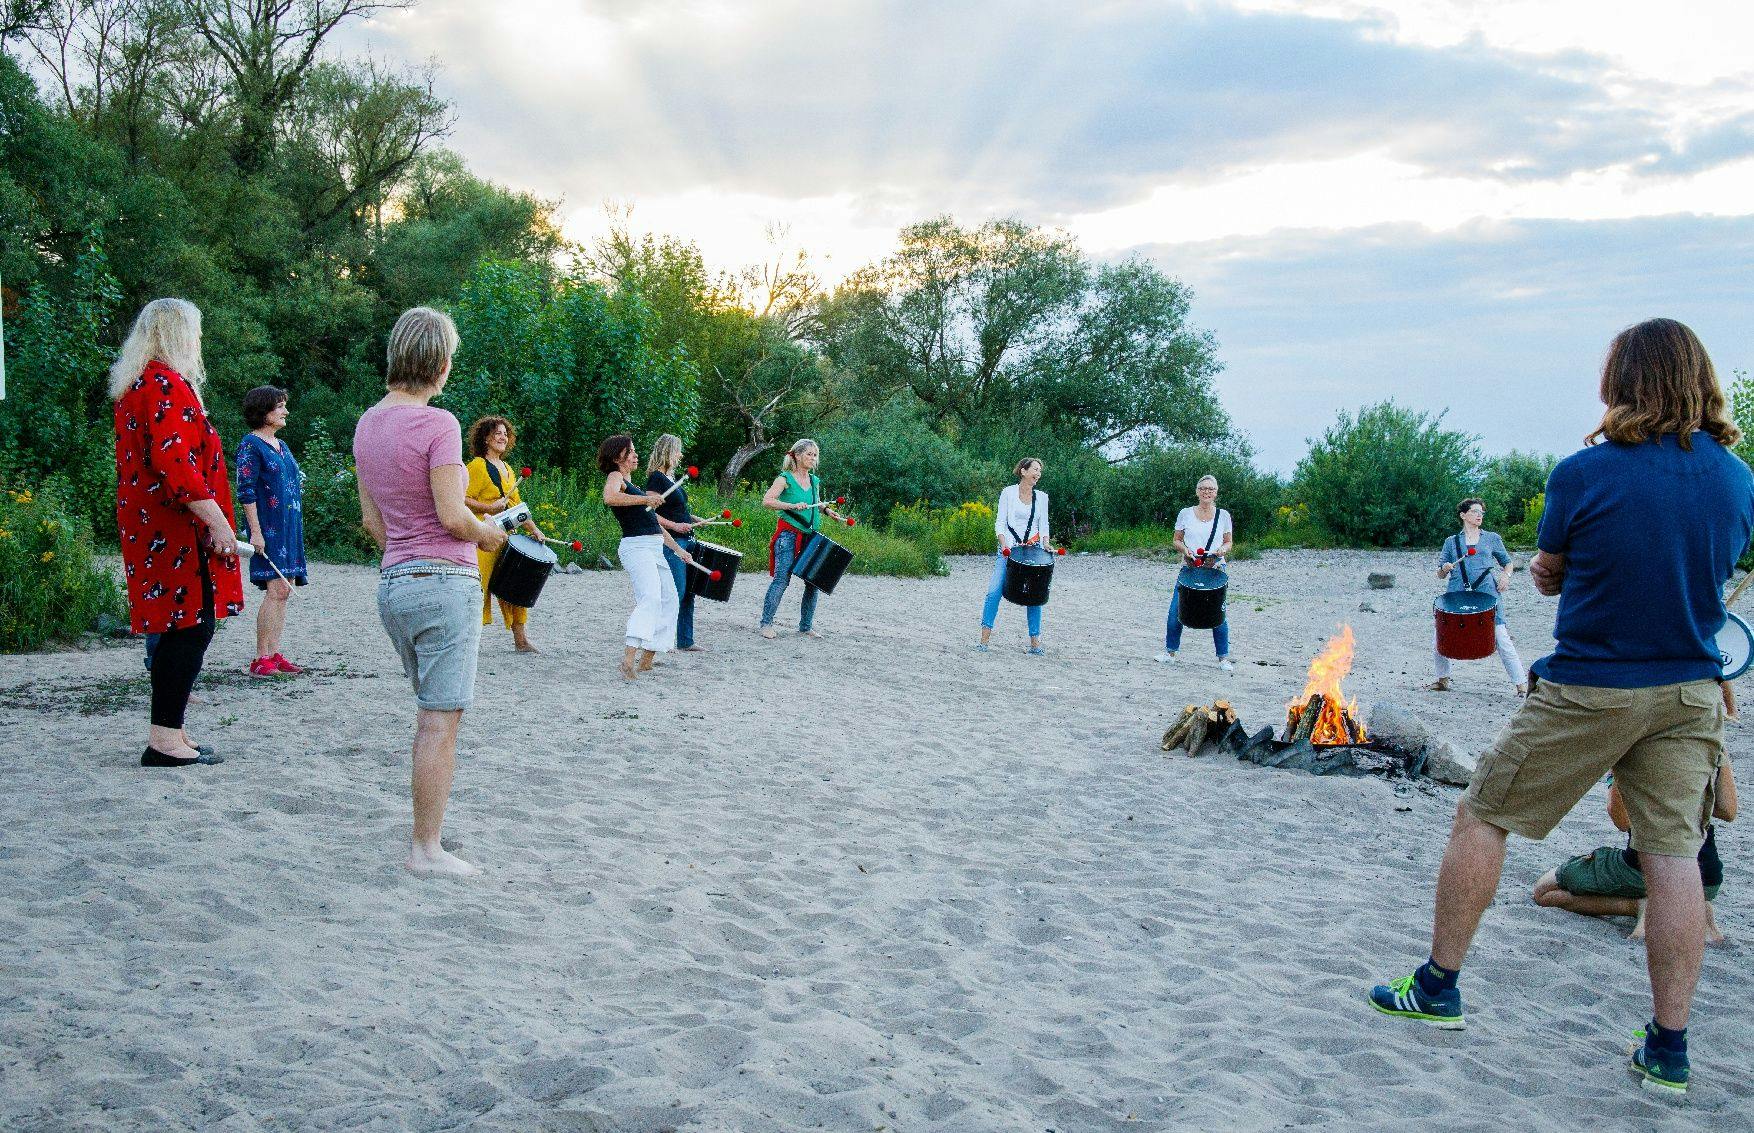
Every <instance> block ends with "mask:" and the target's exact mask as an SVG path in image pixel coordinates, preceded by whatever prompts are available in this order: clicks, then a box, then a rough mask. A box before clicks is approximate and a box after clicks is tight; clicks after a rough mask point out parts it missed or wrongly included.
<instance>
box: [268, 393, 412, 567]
mask: <svg viewBox="0 0 1754 1133" xmlns="http://www.w3.org/2000/svg"><path fill="white" fill-rule="evenodd" d="M296 455H297V457H298V463H299V468H300V469H301V470H302V471H303V472H304V474H305V482H304V521H305V554H306V555H308V556H309V557H311V558H313V559H321V560H323V561H325V562H339V563H370V562H376V561H377V560H378V548H377V544H375V543H373V542H372V539H371V536H370V535H367V534H366V531H365V527H364V526H363V525H362V524H361V523H360V521H359V480H358V478H357V477H356V476H355V475H354V472H353V462H352V461H351V460H349V459H347V458H346V457H343V456H342V455H341V453H340V452H339V451H337V450H336V448H335V445H334V442H332V441H331V440H330V439H329V431H328V429H327V428H326V427H325V426H324V423H323V422H322V421H320V420H319V421H314V422H312V425H311V433H310V440H309V441H307V442H305V447H304V448H303V450H302V451H300V452H298V453H297V454H296ZM238 511H239V513H240V514H241V513H242V511H243V509H242V508H241V507H240V508H239V509H238ZM238 530H239V531H248V530H249V529H248V528H247V527H243V526H239V527H238Z"/></svg>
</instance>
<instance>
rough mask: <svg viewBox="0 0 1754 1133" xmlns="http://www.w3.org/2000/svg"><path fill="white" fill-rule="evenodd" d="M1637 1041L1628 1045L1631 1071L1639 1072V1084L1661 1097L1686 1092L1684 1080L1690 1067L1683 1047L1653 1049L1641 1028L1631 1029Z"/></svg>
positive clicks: (1679, 1094)
mask: <svg viewBox="0 0 1754 1133" xmlns="http://www.w3.org/2000/svg"><path fill="white" fill-rule="evenodd" d="M1632 1034H1633V1037H1635V1038H1636V1039H1638V1042H1636V1043H1634V1044H1633V1046H1632V1051H1631V1054H1632V1072H1633V1073H1634V1074H1637V1075H1639V1083H1638V1084H1639V1087H1640V1088H1642V1089H1646V1090H1649V1091H1650V1092H1651V1093H1653V1094H1657V1095H1658V1096H1661V1097H1669V1098H1680V1097H1686V1096H1687V1083H1688V1081H1689V1079H1690V1078H1691V1077H1692V1071H1691V1070H1690V1069H1689V1068H1688V1066H1687V1052H1686V1051H1684V1050H1653V1049H1651V1045H1650V1039H1649V1037H1648V1036H1647V1035H1646V1034H1645V1032H1643V1031H1634V1032H1632Z"/></svg>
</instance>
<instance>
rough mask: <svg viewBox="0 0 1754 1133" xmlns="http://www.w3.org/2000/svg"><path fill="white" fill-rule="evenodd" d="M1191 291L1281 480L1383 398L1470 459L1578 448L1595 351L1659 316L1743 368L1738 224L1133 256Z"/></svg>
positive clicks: (1558, 228) (1472, 229)
mask: <svg viewBox="0 0 1754 1133" xmlns="http://www.w3.org/2000/svg"><path fill="white" fill-rule="evenodd" d="M1136 252H1137V254H1141V255H1144V256H1145V257H1146V258H1148V259H1151V260H1152V261H1153V262H1155V263H1157V264H1159V265H1160V266H1162V267H1164V268H1165V269H1166V270H1168V271H1169V272H1171V273H1172V274H1174V275H1177V276H1179V277H1180V278H1182V279H1183V280H1185V281H1186V282H1188V283H1189V284H1190V286H1192V287H1193V289H1194V292H1195V299H1194V305H1193V319H1194V321H1195V322H1196V323H1197V324H1198V325H1200V326H1202V327H1204V328H1206V329H1209V330H1212V331H1213V332H1214V333H1215V334H1216V336H1217V338H1218V343H1219V347H1220V354H1221V357H1222V358H1223V359H1224V362H1225V365H1226V370H1225V373H1224V374H1223V375H1222V376H1221V377H1220V379H1219V391H1220V394H1221V396H1222V398H1223V400H1224V403H1225V405H1226V406H1227V407H1229V409H1230V411H1231V414H1232V416H1233V418H1234V419H1235V421H1236V423H1237V424H1238V425H1239V426H1240V427H1242V428H1243V429H1244V430H1245V431H1247V432H1248V433H1249V434H1250V435H1251V437H1252V438H1253V440H1254V441H1255V444H1256V446H1257V449H1258V451H1259V455H1260V458H1261V460H1262V463H1263V465H1264V466H1266V467H1269V468H1274V469H1277V470H1279V471H1281V472H1289V471H1290V469H1291V467H1292V466H1293V465H1294V464H1295V463H1296V461H1297V459H1298V458H1299V457H1300V456H1302V454H1303V452H1304V449H1305V441H1306V439H1307V438H1311V437H1317V436H1320V435H1321V432H1322V430H1324V429H1325V428H1326V427H1327V426H1328V425H1330V424H1331V423H1332V422H1333V420H1334V418H1335V415H1336V413H1338V411H1340V410H1342V409H1349V410H1355V409H1357V408H1358V407H1359V406H1362V405H1364V404H1368V403H1369V402H1372V401H1378V400H1381V399H1382V398H1385V397H1390V396H1392V397H1394V398H1395V399H1396V400H1398V401H1399V402H1401V403H1402V404H1403V405H1408V406H1411V407H1413V408H1416V409H1420V410H1426V411H1432V412H1436V411H1441V410H1443V409H1445V408H1448V410H1449V416H1448V418H1447V419H1446V421H1447V424H1448V425H1449V426H1451V427H1454V428H1459V429H1463V430H1465V431H1467V432H1470V433H1475V434H1477V435H1479V436H1480V437H1481V438H1482V447H1483V448H1484V449H1485V450H1486V451H1487V452H1488V453H1502V452H1507V451H1509V450H1511V449H1524V450H1529V449H1534V450H1540V451H1546V452H1555V453H1561V454H1563V453H1566V452H1570V451H1573V450H1574V449H1576V448H1578V447H1579V446H1580V444H1581V442H1582V438H1583V436H1584V434H1585V433H1587V432H1588V431H1589V430H1590V429H1591V428H1592V427H1593V426H1594V425H1595V422H1596V421H1597V420H1598V419H1599V417H1600V414H1601V405H1600V403H1599V402H1598V401H1597V399H1596V381H1597V378H1598V376H1599V367H1600V365H1601V360H1602V356H1603V354H1604V352H1605V350H1606V348H1607V345H1608V341H1609V340H1610V339H1611V338H1612V337H1613V336H1614V335H1615V334H1616V333H1617V332H1619V331H1620V330H1621V329H1622V328H1624V327H1626V326H1629V325H1631V324H1632V323H1635V322H1639V321H1641V320H1643V319H1647V318H1653V317H1656V316H1659V315H1662V316H1667V317H1671V318H1677V319H1680V320H1681V321H1682V322H1685V323H1687V324H1688V325H1689V326H1691V327H1693V329H1694V330H1696V331H1698V332H1699V335H1700V337H1701V339H1702V340H1703V341H1704V342H1705V345H1706V349H1707V350H1708V351H1710V353H1711V355H1712V357H1713V359H1714V361H1715V362H1716V363H1717V367H1718V372H1719V376H1720V377H1721V378H1722V379H1723V380H1724V381H1725V382H1726V383H1728V382H1729V381H1730V380H1731V376H1732V371H1734V370H1737V369H1740V370H1748V369H1750V368H1754V328H1750V326H1749V324H1748V320H1747V301H1748V289H1747V279H1748V276H1747V264H1748V263H1749V262H1751V261H1754V217H1739V218H1700V217H1661V218H1639V219H1631V220H1619V221H1598V222H1565V221H1515V222H1508V223H1482V224H1474V225H1468V226H1464V227H1463V228H1460V229H1457V230H1454V231H1451V232H1447V233H1433V232H1430V231H1427V230H1425V229H1422V228H1419V227H1417V226H1413V225H1393V226H1383V227H1377V228H1368V229H1358V230H1353V231H1348V232H1278V233H1272V234H1270V235H1267V236H1261V237H1248V238H1241V239H1231V240H1221V241H1209V242H1201V243H1190V244H1178V245H1172V246H1159V247H1146V248H1140V249H1136Z"/></svg>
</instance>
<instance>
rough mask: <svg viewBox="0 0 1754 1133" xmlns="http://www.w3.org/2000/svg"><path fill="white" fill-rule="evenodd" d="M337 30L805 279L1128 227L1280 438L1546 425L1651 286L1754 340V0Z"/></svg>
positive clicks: (511, 160) (1026, 6)
mask: <svg viewBox="0 0 1754 1133" xmlns="http://www.w3.org/2000/svg"><path fill="white" fill-rule="evenodd" d="M1659 13H1660V14H1659ZM338 46H339V47H340V48H341V49H342V50H346V51H353V50H360V49H367V50H370V51H372V52H373V53H374V54H376V55H378V56H380V57H382V58H384V59H386V60H390V61H398V62H403V63H407V64H409V65H421V64H424V63H426V62H429V61H430V62H432V63H435V64H436V65H437V67H438V88H439V92H440V93H441V94H442V95H444V96H445V97H446V98H448V99H450V100H451V102H452V104H453V106H454V108H455V113H456V127H455V130H454V132H453V134H452V136H451V138H450V139H449V142H448V144H449V145H451V147H452V148H454V149H456V150H457V151H458V152H459V153H461V154H463V156H464V157H465V158H467V159H468V161H469V163H470V165H471V167H472V168H473V169H475V171H476V172H477V173H479V174H481V175H483V176H486V177H489V178H492V179H493V180H496V181H499V182H502V183H504V184H507V185H510V186H513V187H515V188H518V189H523V190H528V191H530V192H534V193H536V194H538V195H540V196H543V197H545V198H549V199H553V200H557V201H559V202H560V217H561V219H562V222H563V225H564V228H565V231H566V232H567V234H568V235H569V236H570V237H572V238H574V239H579V240H588V239H589V238H590V237H591V236H592V235H594V234H596V233H598V232H600V231H601V230H602V228H603V226H604V225H605V223H606V221H605V206H606V205H609V204H614V205H617V206H631V207H632V225H633V227H634V228H635V229H640V230H648V231H656V232H661V233H666V234H671V235H676V236H681V237H684V238H687V239H692V240H694V241H696V242H698V243H699V245H700V246H701V249H702V251H703V252H704V253H705V255H706V257H707V259H708V262H709V263H710V264H712V265H714V266H716V267H723V268H727V269H734V268H737V267H740V266H742V265H743V264H746V263H750V262H753V261H756V260H759V259H761V258H762V257H763V255H764V254H766V253H767V252H768V251H769V247H770V246H769V244H768V242H767V241H768V235H767V233H768V230H769V228H770V226H772V225H774V224H776V223H777V224H780V225H784V226H785V234H784V237H783V239H784V240H785V242H786V244H787V246H790V247H801V248H804V249H807V250H808V251H809V252H810V253H811V255H812V258H813V261H814V263H815V266H816V267H817V269H818V270H819V272H820V273H821V274H822V275H823V276H824V277H825V278H826V279H828V280H830V281H833V280H835V279H838V278H840V277H842V276H844V275H847V274H850V273H851V272H853V271H855V270H857V269H858V268H859V267H861V266H862V265H864V264H865V263H867V262H870V261H871V260H874V259H877V258H880V257H881V256H883V255H884V254H885V253H886V252H888V251H889V250H890V249H892V248H893V247H894V245H895V239H896V234H897V232H898V230H899V229H900V228H902V227H903V226H904V225H907V224H909V223H912V222H915V221H918V220H922V219H926V218H928V217H932V216H937V215H942V214H945V213H949V214H952V215H954V216H956V217H957V218H958V219H959V220H961V221H963V222H965V223H970V224H972V223H978V222H980V221H983V220H986V219H990V218H994V217H1001V216H1002V217H1015V218H1018V219H1021V220H1024V221H1027V222H1029V223H1032V224H1039V225H1045V226H1049V227H1055V228H1063V229H1065V230H1066V231H1068V232H1070V233H1072V234H1074V235H1075V236H1077V237H1078V239H1079V241H1080V243H1081V245H1082V246H1083V247H1084V249H1085V250H1086V251H1087V252H1088V253H1089V254H1090V255H1091V256H1092V257H1093V258H1096V259H1099V260H1114V259H1121V258H1124V257H1127V256H1141V257H1144V258H1146V259H1149V260H1150V261H1152V262H1153V263H1156V264H1158V265H1159V266H1161V267H1163V268H1164V269H1165V270H1166V271H1168V272H1169V273H1171V274H1172V275H1175V276H1176V277H1177V278H1180V279H1182V280H1184V281H1185V282H1187V283H1188V284H1189V285H1190V287H1191V288H1192V289H1193V291H1194V304H1193V311H1192V319H1193V321H1194V323H1195V324H1196V325H1197V326H1199V327H1201V328H1203V329H1206V330H1209V331H1211V332H1212V333H1213V335H1214V336H1215V337H1216V339H1217V342H1218V346H1219V355H1220V360H1221V361H1222V363H1223V365H1224V371H1223V373H1222V374H1221V376H1220V377H1219V378H1218V380H1217V385H1218V392H1219V395H1220V397H1221V399H1222V400H1223V402H1224V405H1225V407H1226V409H1227V410H1228V411H1229V413H1230V415H1231V417H1232V420H1233V421H1234V422H1235V423H1236V425H1237V427H1238V428H1239V429H1240V430H1242V431H1243V432H1244V433H1245V434H1247V435H1248V437H1249V438H1250V440H1251V441H1252V442H1253V444H1254V446H1255V449H1256V452H1257V455H1258V457H1259V462H1260V463H1261V464H1262V466H1263V467H1266V468H1270V469H1273V470H1275V471H1279V472H1290V471H1291V469H1292V468H1293V466H1294V465H1295V464H1296V462H1297V460H1298V459H1299V458H1300V457H1301V456H1302V455H1303V453H1304V451H1305V449H1306V447H1307V441H1308V439H1309V438H1312V437H1316V436H1319V435H1320V434H1321V433H1322V431H1323V430H1325V429H1326V428H1328V427H1329V426H1330V425H1331V424H1332V423H1333V422H1334V420H1335V418H1336V415H1337V414H1338V413H1339V412H1341V411H1342V410H1347V411H1356V410H1357V409H1358V408H1360V407H1362V406H1364V405H1367V404H1370V403H1372V402H1375V401H1380V400H1382V399H1384V398H1388V397H1393V398H1394V399H1395V400H1396V401H1398V402H1399V403H1401V404H1403V405H1406V406H1409V407H1412V408H1415V409H1418V410H1421V411H1425V412H1430V413H1433V414H1436V413H1443V414H1445V418H1444V420H1445V423H1446V424H1447V425H1450V426H1452V427H1456V428H1461V429H1464V430H1466V431H1468V432H1470V433H1474V434H1477V435H1478V436H1479V437H1480V439H1481V447H1482V449H1483V450H1484V451H1485V452H1487V453H1488V454H1496V453H1502V452H1507V451H1510V450H1513V449H1519V450H1523V451H1542V452H1554V453H1565V452H1569V451H1572V450H1574V449H1575V448H1577V447H1578V446H1579V444H1580V443H1581V439H1582V437H1583V435H1584V434H1585V433H1587V432H1588V431H1589V430H1590V429H1591V428H1592V427H1593V425H1594V424H1595V421H1596V419H1597V417H1598V416H1599V413H1600V405H1599V403H1598V402H1597V400H1596V396H1595V388H1596V377H1597V373H1598V369H1599V366H1600V363H1601V358H1602V355H1603V352H1604V350H1605V348H1606V346H1607V343H1608V341H1609V340H1610V339H1611V338H1612V337H1613V335H1614V334H1615V333H1616V332H1617V331H1619V330H1620V329H1621V328H1622V327H1624V326H1627V325H1629V324H1631V323H1634V322H1637V321H1639V320H1641V319H1644V318H1649V317H1653V316H1656V315H1665V316H1669V317H1673V318H1678V319H1681V320H1683V321H1684V322H1687V323H1688V324H1690V325H1691V326H1693V328H1694V329H1695V330H1697V331H1698V332H1699V334H1700V336H1701V338H1702V339H1703V340H1704V341H1705V344H1706V347H1707V349H1708V350H1709V351H1710V352H1711V353H1712V355H1713V358H1714V359H1715V361H1716V363H1717V365H1718V369H1719V372H1720V374H1722V375H1723V376H1724V378H1725V380H1726V381H1727V380H1729V377H1730V375H1731V373H1732V372H1733V371H1735V370H1738V369H1751V368H1754V325H1751V324H1750V319H1749V314H1750V312H1749V300H1750V298H1754V286H1751V283H1754V274H1751V271H1750V264H1754V4H1749V3H1746V2H1745V0H1668V2H1667V3H1665V4H1663V5H1660V6H1659V5H1657V4H1655V3H1654V2H1652V0H1638V2H1627V0H1301V2H1300V0H1055V2H1043V0H919V2H910V0H889V2H880V0H504V2H502V3H494V4H482V3H479V2H478V0H419V3H418V4H416V5H415V6H413V7H411V8H409V9H406V10H401V11H390V12H385V13H381V14H379V15H378V16H376V17H375V18H373V19H372V20H371V21H370V22H369V23H368V24H363V25H356V26H355V27H353V28H351V29H350V30H349V31H348V32H347V33H346V37H345V38H344V39H343V41H342V42H341V43H340V44H339V45H338Z"/></svg>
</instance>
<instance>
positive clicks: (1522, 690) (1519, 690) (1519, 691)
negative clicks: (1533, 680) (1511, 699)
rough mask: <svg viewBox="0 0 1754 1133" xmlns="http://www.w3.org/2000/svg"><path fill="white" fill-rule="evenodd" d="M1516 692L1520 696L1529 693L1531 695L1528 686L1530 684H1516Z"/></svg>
mask: <svg viewBox="0 0 1754 1133" xmlns="http://www.w3.org/2000/svg"><path fill="white" fill-rule="evenodd" d="M1516 694H1517V695H1518V696H1527V695H1529V686H1528V685H1526V684H1520V685H1517V686H1516Z"/></svg>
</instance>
